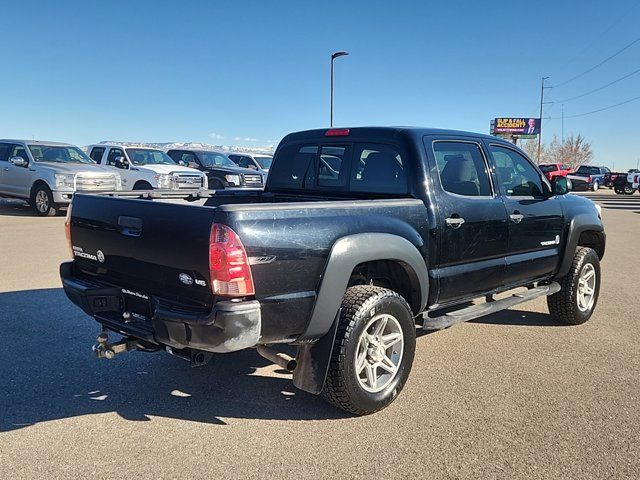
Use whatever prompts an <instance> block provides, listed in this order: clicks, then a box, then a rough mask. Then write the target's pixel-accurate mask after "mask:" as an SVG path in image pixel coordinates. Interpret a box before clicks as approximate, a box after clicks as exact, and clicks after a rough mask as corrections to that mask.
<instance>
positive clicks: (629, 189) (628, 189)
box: [622, 183, 635, 195]
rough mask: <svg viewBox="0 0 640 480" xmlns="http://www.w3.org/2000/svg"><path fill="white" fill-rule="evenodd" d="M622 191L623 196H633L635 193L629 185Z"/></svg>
mask: <svg viewBox="0 0 640 480" xmlns="http://www.w3.org/2000/svg"><path fill="white" fill-rule="evenodd" d="M622 191H623V192H624V194H625V195H633V194H634V192H635V189H634V188H633V187H632V186H631V185H629V184H628V183H627V184H626V185H625V186H624V187H623V189H622Z"/></svg>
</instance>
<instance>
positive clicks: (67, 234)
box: [64, 204, 73, 258]
mask: <svg viewBox="0 0 640 480" xmlns="http://www.w3.org/2000/svg"><path fill="white" fill-rule="evenodd" d="M64 235H65V237H67V246H68V247H69V255H71V258H73V243H71V204H69V208H67V216H66V218H65V219H64Z"/></svg>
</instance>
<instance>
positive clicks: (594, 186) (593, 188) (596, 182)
mask: <svg viewBox="0 0 640 480" xmlns="http://www.w3.org/2000/svg"><path fill="white" fill-rule="evenodd" d="M598 188H600V184H599V183H598V181H597V180H596V181H595V182H593V187H591V190H593V191H594V192H597V191H598Z"/></svg>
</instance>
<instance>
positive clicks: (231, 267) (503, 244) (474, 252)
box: [60, 127, 605, 415]
mask: <svg viewBox="0 0 640 480" xmlns="http://www.w3.org/2000/svg"><path fill="white" fill-rule="evenodd" d="M568 190H569V185H568V182H567V181H566V179H565V178H564V177H557V178H554V179H553V182H548V181H547V179H546V178H545V176H544V175H543V174H542V172H541V171H540V170H539V169H538V168H537V167H536V166H535V164H534V163H533V162H532V161H531V160H530V159H529V158H527V156H526V155H525V154H524V153H523V152H522V151H521V150H519V149H518V148H517V147H515V146H514V145H513V144H511V143H508V142H506V141H503V140H501V139H499V138H496V137H491V136H485V135H480V134H474V133H466V132H457V131H448V130H435V129H422V128H391V127H368V128H340V129H328V130H327V129H323V130H311V131H304V132H298V133H292V134H290V135H288V136H286V137H285V138H284V139H283V140H282V142H281V143H280V145H279V146H278V148H277V150H276V152H275V156H274V160H273V165H272V167H271V170H270V175H269V177H268V180H267V184H266V188H265V190H264V191H258V192H237V191H233V192H226V191H219V192H205V191H202V192H200V193H199V194H193V193H192V194H189V195H188V198H186V199H187V200H191V204H184V202H183V200H182V199H181V198H180V197H179V195H178V194H175V195H174V197H175V198H172V197H171V195H170V194H166V195H165V194H164V193H162V192H154V191H150V192H142V193H140V197H142V198H143V199H139V198H136V197H135V193H136V192H130V193H127V194H123V193H120V194H118V193H115V194H113V195H102V194H100V195H95V194H91V195H85V194H77V195H76V196H75V198H74V200H73V204H72V208H71V210H70V211H69V213H68V216H67V221H66V224H65V225H66V232H67V237H68V240H69V246H70V252H71V255H72V256H73V260H72V261H68V262H65V263H63V264H62V265H61V267H60V273H61V278H62V283H63V285H64V290H65V292H66V294H67V296H68V297H69V298H70V299H71V301H73V302H74V303H75V304H76V305H78V306H79V307H80V308H82V310H84V311H85V312H86V313H87V314H88V315H91V316H92V317H94V318H95V320H97V322H98V323H100V324H101V325H102V328H103V332H102V333H101V334H100V335H99V337H98V343H97V344H96V345H95V347H94V349H95V352H96V354H97V356H98V357H103V358H104V357H106V358H112V357H114V356H115V355H117V354H119V353H121V352H126V351H130V350H139V351H155V350H159V349H163V350H167V351H168V352H170V353H172V354H174V355H177V356H180V357H182V358H184V359H187V360H188V361H190V362H191V363H192V365H201V364H203V363H206V361H207V360H208V359H209V358H210V357H211V356H212V355H213V354H217V353H225V352H232V351H236V350H241V349H246V348H256V350H257V352H258V353H260V354H261V355H263V356H264V357H266V358H268V359H270V360H272V361H273V362H274V363H277V364H278V365H281V366H283V367H284V368H287V369H289V370H292V371H293V383H294V385H296V386H297V387H298V388H300V389H302V390H304V391H307V392H311V393H314V394H319V393H321V394H322V395H323V396H324V397H325V398H326V399H327V400H328V401H329V402H330V403H332V404H333V405H335V406H337V407H339V408H342V409H344V410H346V411H348V412H351V413H352V414H357V415H363V414H368V413H372V412H375V411H377V410H380V409H382V408H384V407H385V406H387V405H388V404H389V403H391V402H392V401H393V400H394V399H395V398H396V397H397V395H398V394H399V393H400V391H401V390H402V388H403V386H404V384H405V382H406V380H407V378H408V376H409V372H410V370H411V367H412V364H413V359H414V352H415V346H416V326H419V328H422V329H426V330H438V329H442V328H446V327H450V326H452V325H455V324H457V323H460V322H464V321H467V320H471V319H474V318H477V317H480V316H483V315H487V314H490V313H493V312H496V311H499V310H503V309H506V308H509V307H511V306H514V305H517V304H519V303H522V302H525V301H529V300H532V299H534V298H538V297H543V296H546V298H547V303H548V307H549V312H550V314H551V316H552V317H553V318H554V319H556V320H557V321H558V322H561V323H564V324H570V325H577V324H582V323H584V322H586V321H587V320H588V319H589V318H590V317H591V315H592V313H593V311H594V309H595V307H596V303H597V301H598V294H599V289H600V260H601V259H602V257H603V255H604V252H605V232H604V227H603V224H602V221H601V218H600V210H599V208H598V207H597V206H596V205H595V204H594V203H593V202H592V201H591V200H589V199H587V198H583V197H580V196H576V195H573V194H567V193H568ZM127 196H128V197H129V198H126V197H127ZM185 197H187V196H186V194H185ZM154 198H155V200H154ZM148 199H152V200H153V201H148ZM497 294H501V295H499V296H497ZM112 332H113V333H116V334H120V335H122V336H123V337H122V338H121V339H119V340H117V341H112V340H111V339H110V337H109V335H110V334H111V333H112ZM283 344H287V345H292V346H294V347H296V350H295V356H294V357H290V356H287V355H286V354H285V353H284V352H282V348H278V347H279V346H280V345H283ZM278 350H280V351H278Z"/></svg>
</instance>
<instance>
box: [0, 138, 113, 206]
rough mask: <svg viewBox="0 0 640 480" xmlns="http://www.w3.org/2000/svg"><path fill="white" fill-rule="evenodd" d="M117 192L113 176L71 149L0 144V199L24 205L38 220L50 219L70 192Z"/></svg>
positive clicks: (11, 142)
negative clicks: (9, 199) (11, 199)
mask: <svg viewBox="0 0 640 480" xmlns="http://www.w3.org/2000/svg"><path fill="white" fill-rule="evenodd" d="M120 189H121V179H120V175H118V173H117V172H109V171H108V170H106V169H104V168H102V167H100V166H98V165H96V164H95V162H93V161H92V160H91V159H90V158H89V157H87V155H86V154H85V153H84V152H83V151H82V150H80V149H79V148H78V147H76V146H74V145H69V144H68V143H57V142H42V141H35V140H0V196H1V197H10V198H19V199H23V200H26V201H28V202H29V203H30V204H31V206H32V207H33V209H34V210H35V212H36V213H37V214H38V215H40V216H53V215H56V214H57V213H58V211H59V210H60V208H61V207H64V206H66V205H68V204H69V203H70V202H71V197H73V194H74V192H76V191H83V192H102V191H114V190H120Z"/></svg>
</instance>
